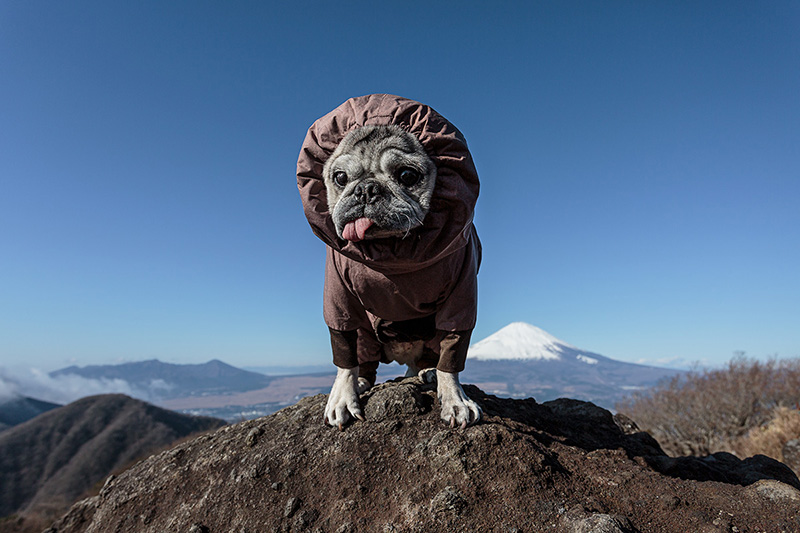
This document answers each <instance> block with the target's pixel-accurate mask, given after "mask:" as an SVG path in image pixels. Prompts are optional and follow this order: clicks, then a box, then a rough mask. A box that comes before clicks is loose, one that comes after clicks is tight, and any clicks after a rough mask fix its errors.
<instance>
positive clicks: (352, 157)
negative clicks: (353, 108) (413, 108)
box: [323, 125, 436, 239]
mask: <svg viewBox="0 0 800 533" xmlns="http://www.w3.org/2000/svg"><path fill="white" fill-rule="evenodd" d="M403 169H411V170H413V171H415V172H418V173H419V175H420V176H421V179H420V180H419V182H417V183H415V184H414V185H412V186H406V185H404V184H403V183H402V182H401V181H400V180H399V179H398V174H399V173H400V172H401V171H402V170H403ZM338 172H344V173H345V175H346V176H347V181H346V183H345V184H344V185H341V184H337V182H336V180H335V179H334V177H335V175H336V173H338ZM323 177H324V179H325V187H326V190H327V193H328V208H329V209H330V212H331V216H332V218H333V222H334V225H335V226H336V232H337V234H338V235H339V237H341V238H344V236H343V231H344V228H345V225H346V224H347V223H348V222H351V221H353V220H356V219H358V218H361V217H366V218H369V219H370V220H372V221H374V222H375V226H373V227H372V228H370V230H369V233H368V234H367V236H366V237H365V238H373V239H377V238H382V237H403V236H405V235H407V234H408V232H409V231H411V230H412V229H414V228H415V227H417V226H420V225H421V224H422V220H423V219H424V218H425V215H426V214H427V213H428V209H429V208H430V201H431V197H432V196H433V189H434V186H435V185H436V165H435V164H434V163H433V161H431V159H430V158H429V157H428V155H427V154H426V153H425V149H424V148H423V147H422V144H421V143H420V142H419V140H418V139H417V138H416V137H415V136H414V135H412V134H410V133H408V132H407V131H405V130H404V129H403V128H401V127H399V126H396V125H385V126H363V127H361V128H357V129H355V130H353V131H351V132H350V133H348V134H347V135H346V136H345V138H344V139H342V142H341V143H339V145H338V146H337V147H336V150H335V151H334V152H333V154H332V155H331V157H330V158H329V159H328V161H327V162H326V163H325V167H324V169H323ZM365 187H371V190H372V191H374V195H375V197H374V199H372V201H370V202H366V203H365V202H364V201H363V199H362V197H361V196H360V194H363V191H364V189H365Z"/></svg>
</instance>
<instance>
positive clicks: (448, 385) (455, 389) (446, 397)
mask: <svg viewBox="0 0 800 533" xmlns="http://www.w3.org/2000/svg"><path fill="white" fill-rule="evenodd" d="M423 379H424V378H423ZM436 381H437V393H438V396H439V403H440V404H441V406H442V414H441V417H442V420H444V421H445V422H447V423H448V424H450V427H451V428H454V427H456V426H460V427H461V429H464V428H465V427H467V426H468V425H470V424H474V423H476V422H477V421H478V420H480V419H481V414H482V411H481V408H480V406H479V405H478V404H477V403H475V402H474V401H472V400H470V399H469V397H468V396H467V395H466V394H465V393H464V389H463V388H461V383H459V381H458V374H451V373H449V372H442V371H441V370H437V371H436Z"/></svg>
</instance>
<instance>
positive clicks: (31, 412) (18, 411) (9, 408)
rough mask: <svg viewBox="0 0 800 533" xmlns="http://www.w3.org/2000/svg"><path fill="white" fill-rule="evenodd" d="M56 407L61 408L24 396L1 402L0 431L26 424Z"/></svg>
mask: <svg viewBox="0 0 800 533" xmlns="http://www.w3.org/2000/svg"><path fill="white" fill-rule="evenodd" d="M56 407H61V406H60V405H59V404H57V403H50V402H44V401H42V400H36V399H34V398H26V397H24V396H21V397H17V398H12V399H9V400H6V401H3V402H2V403H0V431H3V430H5V429H8V428H10V427H13V426H16V425H17V424H22V423H23V422H27V421H28V420H30V419H32V418H36V417H37V416H39V415H40V414H42V413H45V412H47V411H50V410H52V409H55V408H56Z"/></svg>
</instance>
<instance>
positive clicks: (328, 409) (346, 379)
mask: <svg viewBox="0 0 800 533" xmlns="http://www.w3.org/2000/svg"><path fill="white" fill-rule="evenodd" d="M364 381H367V380H364ZM367 384H369V382H367ZM360 386H361V380H360V379H359V377H358V367H355V368H346V369H345V368H339V369H338V371H337V372H336V379H335V380H334V381H333V387H331V393H330V394H329V395H328V403H327V405H326V406H325V423H326V424H329V425H331V426H339V430H342V429H343V428H344V424H345V423H347V421H348V420H350V417H351V416H352V417H353V418H357V419H359V420H364V414H363V413H362V412H361V403H360V402H359V401H358V394H359V392H358V391H359V387H360ZM367 388H369V387H367Z"/></svg>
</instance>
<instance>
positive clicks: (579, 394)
mask: <svg viewBox="0 0 800 533" xmlns="http://www.w3.org/2000/svg"><path fill="white" fill-rule="evenodd" d="M679 373H680V371H678V370H674V369H668V368H658V367H652V366H645V365H637V364H633V363H624V362H622V361H616V360H614V359H611V358H609V357H605V356H603V355H600V354H597V353H594V352H589V351H586V350H582V349H580V348H577V347H575V346H572V345H571V344H568V343H566V342H564V341H562V340H560V339H558V338H556V337H554V336H553V335H551V334H549V333H547V332H546V331H544V330H542V329H540V328H537V327H536V326H532V325H530V324H526V323H524V322H514V323H512V324H509V325H508V326H506V327H504V328H502V329H500V330H499V331H497V332H495V333H493V334H492V335H489V336H488V337H486V338H485V339H483V340H481V341H478V342H476V343H475V344H473V345H472V346H470V348H469V353H468V355H467V366H466V369H465V370H464V371H463V372H462V373H461V382H462V383H474V384H475V385H477V386H479V387H480V388H482V389H483V390H485V391H487V392H491V393H492V394H496V395H498V396H510V397H515V398H524V397H530V396H532V397H534V398H535V399H536V400H537V401H540V402H543V401H548V400H553V399H555V398H561V397H569V398H574V399H578V400H586V401H591V402H594V403H595V404H597V405H600V406H602V407H605V408H608V409H613V407H614V404H615V403H616V402H618V401H620V400H621V399H622V398H624V397H625V396H627V395H629V394H631V393H632V392H635V391H636V390H641V389H646V388H649V387H652V386H653V385H655V384H657V383H658V382H659V381H660V380H662V379H665V378H671V377H673V376H675V375H676V374H679Z"/></svg>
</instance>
